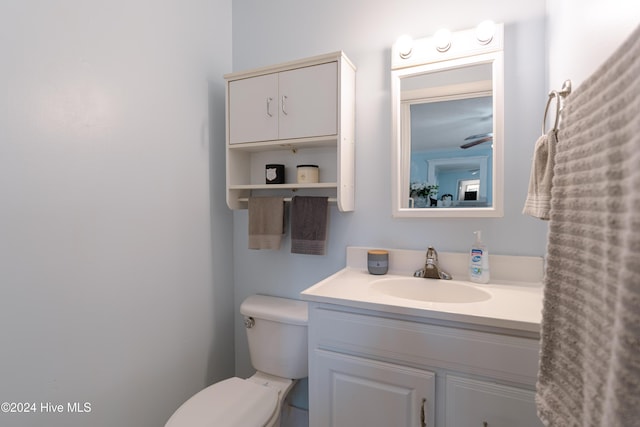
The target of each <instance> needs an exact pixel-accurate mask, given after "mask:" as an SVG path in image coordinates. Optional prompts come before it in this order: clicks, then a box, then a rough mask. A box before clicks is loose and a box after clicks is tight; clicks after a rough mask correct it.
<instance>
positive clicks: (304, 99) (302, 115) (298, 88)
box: [278, 62, 338, 139]
mask: <svg viewBox="0 0 640 427" xmlns="http://www.w3.org/2000/svg"><path fill="white" fill-rule="evenodd" d="M279 95H280V99H279V101H280V112H279V113H280V124H279V125H280V127H279V132H278V137H279V138H280V139H291V138H306V137H313V136H325V135H335V134H336V132H337V122H338V110H337V108H338V63H337V62H329V63H326V64H321V65H314V66H312V67H303V68H297V69H294V70H290V71H284V72H281V73H280V75H279Z"/></svg>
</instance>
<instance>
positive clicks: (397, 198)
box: [391, 24, 504, 218]
mask: <svg viewBox="0 0 640 427" xmlns="http://www.w3.org/2000/svg"><path fill="white" fill-rule="evenodd" d="M435 46H436V45H435V40H434V38H433V37H429V38H424V39H419V40H414V41H413V46H412V49H411V55H410V56H409V57H402V56H401V55H400V54H399V50H398V47H397V45H394V46H393V48H392V53H391V54H392V59H391V101H392V123H391V129H392V153H391V162H392V164H391V173H392V179H391V182H392V191H391V195H392V214H393V217H394V218H483V217H502V216H503V215H504V57H503V56H504V54H503V25H502V24H496V32H495V34H494V36H493V39H492V40H491V41H490V42H489V43H486V44H484V45H481V44H478V43H477V41H476V36H475V30H465V31H458V32H455V33H452V34H451V45H450V48H449V50H447V51H446V52H440V51H438V50H437V49H436V47H435ZM483 63H484V64H486V63H489V64H491V65H492V76H491V77H492V81H491V93H492V96H493V150H492V156H493V158H492V163H493V165H492V172H493V179H492V205H491V206H490V207H468V208H464V207H455V208H450V207H448V208H445V207H438V208H436V207H429V208H409V207H402V198H403V195H404V194H405V192H404V191H402V188H403V187H402V186H405V187H406V189H408V188H409V184H408V183H409V170H408V169H407V168H406V165H408V164H410V161H411V160H410V157H411V152H410V149H409V150H407V149H406V148H407V147H406V145H407V143H406V142H404V143H403V138H402V135H403V134H402V132H403V131H404V132H407V131H408V129H406V128H404V129H403V121H402V114H401V113H402V110H403V107H402V103H401V87H400V83H401V81H402V79H403V78H407V77H411V76H415V75H419V74H426V73H430V72H440V71H446V70H451V69H458V68H463V67H468V66H471V65H477V64H483ZM455 95H460V94H455ZM405 139H406V138H405ZM408 140H409V141H410V138H408ZM409 146H410V144H409ZM403 171H404V172H403Z"/></svg>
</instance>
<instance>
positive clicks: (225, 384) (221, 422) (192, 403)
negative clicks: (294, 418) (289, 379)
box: [165, 377, 278, 427]
mask: <svg viewBox="0 0 640 427" xmlns="http://www.w3.org/2000/svg"><path fill="white" fill-rule="evenodd" d="M277 407H278V392H277V391H275V390H274V389H272V388H270V387H266V386H263V385H260V384H257V383H255V382H252V381H247V380H243V379H242V378H237V377H234V378H229V379H226V380H224V381H220V382H218V383H215V384H213V385H211V386H209V387H207V388H205V389H204V390H202V391H200V392H199V393H197V394H195V395H194V396H192V397H191V398H190V399H189V400H187V401H186V402H184V403H183V404H182V406H180V408H178V410H177V411H176V412H175V413H174V414H173V415H172V416H171V418H170V419H169V421H167V424H166V425H165V427H210V426H214V425H215V426H220V427H222V426H224V427H263V426H265V425H266V424H267V422H268V421H269V420H270V419H271V417H272V416H273V415H274V413H275V411H276V409H277Z"/></svg>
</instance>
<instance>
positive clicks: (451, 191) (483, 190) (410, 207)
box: [391, 24, 504, 217]
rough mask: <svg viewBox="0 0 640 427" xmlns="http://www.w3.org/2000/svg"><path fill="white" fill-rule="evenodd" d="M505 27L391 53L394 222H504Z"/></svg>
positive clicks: (422, 42)
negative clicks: (464, 219) (446, 219)
mask: <svg viewBox="0 0 640 427" xmlns="http://www.w3.org/2000/svg"><path fill="white" fill-rule="evenodd" d="M502 34H503V28H502V25H495V24H494V27H493V33H492V36H491V38H490V39H489V40H488V41H486V39H485V41H484V43H483V42H480V41H479V36H478V35H477V32H476V30H466V31H459V32H456V33H450V34H449V38H448V41H447V43H444V42H443V41H442V40H441V39H439V38H438V37H435V36H434V37H432V38H426V39H420V40H415V41H413V42H411V43H410V44H409V46H408V47H407V45H404V46H402V45H401V43H400V42H397V43H396V44H395V45H394V47H393V49H392V55H393V56H392V71H391V88H392V101H393V109H392V114H393V115H392V130H393V138H392V144H393V145H392V146H393V149H392V162H393V163H392V174H393V177H392V183H393V191H392V197H393V201H392V209H393V216H394V217H501V216H502V215H503V148H504V137H503V132H504V131H503V116H504V110H503V104H504V96H503V89H504V79H503V73H504V71H503V69H504V65H503V42H502Z"/></svg>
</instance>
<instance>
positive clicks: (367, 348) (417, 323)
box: [309, 303, 542, 427]
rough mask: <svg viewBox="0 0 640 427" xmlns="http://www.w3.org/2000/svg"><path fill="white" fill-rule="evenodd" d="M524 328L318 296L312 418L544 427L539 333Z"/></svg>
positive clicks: (334, 423) (341, 426)
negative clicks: (390, 311)
mask: <svg viewBox="0 0 640 427" xmlns="http://www.w3.org/2000/svg"><path fill="white" fill-rule="evenodd" d="M518 335H519V332H518V331H513V330H509V331H503V330H499V329H495V328H492V329H491V330H487V328H477V327H474V326H473V325H461V324H450V325H449V324H446V323H443V322H442V321H440V322H438V324H433V323H430V322H429V321H428V320H427V319H424V318H409V317H404V316H399V315H393V317H390V316H389V315H385V314H382V313H378V312H370V311H368V310H359V309H358V310H354V311H351V310H350V309H348V308H346V307H342V306H335V305H327V304H320V303H311V304H310V312H309V355H310V359H309V405H310V407H309V425H310V427H352V426H367V427H388V426H390V425H393V426H418V427H425V426H428V427H434V426H435V427H507V426H509V427H541V426H542V423H541V422H540V421H539V420H538V418H537V415H536V409H535V402H534V389H535V381H536V375H537V366H538V363H537V360H538V352H539V344H538V339H537V337H533V336H531V335H532V334H531V333H530V332H527V333H524V332H523V333H522V334H521V335H522V336H518ZM422 399H425V401H424V402H425V406H424V414H425V416H424V418H423V419H421V414H422V402H423V401H422Z"/></svg>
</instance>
